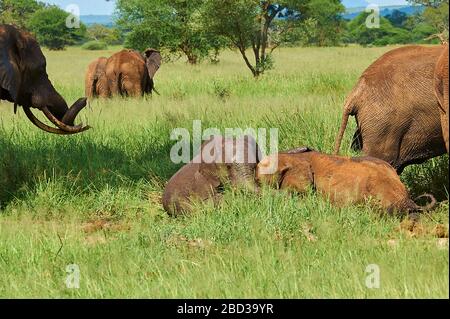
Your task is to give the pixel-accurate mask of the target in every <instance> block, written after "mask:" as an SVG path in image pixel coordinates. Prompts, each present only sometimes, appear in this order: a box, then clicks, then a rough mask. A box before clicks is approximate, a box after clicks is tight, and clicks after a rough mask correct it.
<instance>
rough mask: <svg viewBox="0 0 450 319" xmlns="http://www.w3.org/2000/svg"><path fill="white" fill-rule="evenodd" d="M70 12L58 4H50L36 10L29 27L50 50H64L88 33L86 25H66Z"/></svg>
mask: <svg viewBox="0 0 450 319" xmlns="http://www.w3.org/2000/svg"><path fill="white" fill-rule="evenodd" d="M68 17H69V13H67V12H65V11H63V10H62V9H60V8H58V7H56V6H48V7H45V8H42V9H39V10H38V11H36V12H35V13H34V14H33V15H32V16H31V18H30V21H29V29H30V30H31V31H32V32H33V33H34V34H35V35H36V38H37V40H38V41H39V43H40V44H41V45H43V46H46V47H48V48H49V49H50V50H63V49H64V48H65V47H66V46H67V45H71V44H75V43H77V42H79V41H81V40H82V39H83V38H84V36H85V33H86V26H84V25H83V24H82V23H80V28H70V27H67V25H66V20H67V18H68Z"/></svg>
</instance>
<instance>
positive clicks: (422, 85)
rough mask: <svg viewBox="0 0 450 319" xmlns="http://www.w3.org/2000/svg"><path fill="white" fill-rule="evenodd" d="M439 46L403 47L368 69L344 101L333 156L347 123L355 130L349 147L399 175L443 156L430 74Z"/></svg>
mask: <svg viewBox="0 0 450 319" xmlns="http://www.w3.org/2000/svg"><path fill="white" fill-rule="evenodd" d="M442 49H443V47H442V46H435V47H424V46H406V47H402V48H398V49H394V50H392V51H390V52H387V53H386V54H384V55H383V56H382V57H381V58H379V59H378V60H377V61H375V62H374V63H373V64H372V65H370V66H369V67H368V68H367V69H366V70H365V71H364V73H363V75H362V76H361V77H360V79H359V81H358V83H357V84H356V86H355V87H354V88H353V91H352V92H351V93H350V95H349V96H348V97H347V100H346V103H345V106H344V114H343V118H342V124H341V128H340V130H339V133H338V136H337V139H336V143H335V154H337V153H338V152H339V148H340V145H341V141H342V137H343V135H344V132H345V129H346V126H347V122H348V118H349V116H350V115H354V116H355V118H356V123H357V126H358V128H357V130H356V132H355V134H354V136H353V142H352V148H353V149H355V150H362V151H363V153H365V154H366V155H369V156H373V157H377V158H380V159H382V160H385V161H386V162H388V163H389V164H391V165H392V166H393V167H394V168H395V169H396V170H397V172H398V173H399V174H400V173H401V172H402V171H403V169H404V168H405V167H406V166H407V165H410V164H418V163H422V162H424V161H426V160H428V159H430V158H432V157H435V156H438V155H441V154H444V153H445V145H444V139H443V137H442V130H441V123H440V116H439V112H438V111H437V110H438V101H437V99H436V96H435V93H434V83H433V79H434V72H435V68H436V62H437V60H438V58H439V56H440V54H441V52H442Z"/></svg>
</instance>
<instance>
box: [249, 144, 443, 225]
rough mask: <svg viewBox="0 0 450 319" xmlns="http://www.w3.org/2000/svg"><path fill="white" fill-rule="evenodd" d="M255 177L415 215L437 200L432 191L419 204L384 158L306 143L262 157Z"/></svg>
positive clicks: (334, 200) (335, 201) (292, 188)
mask: <svg viewBox="0 0 450 319" xmlns="http://www.w3.org/2000/svg"><path fill="white" fill-rule="evenodd" d="M256 179H257V181H258V182H259V183H260V184H266V185H269V186H272V187H275V188H278V189H285V190H289V191H293V192H297V193H304V192H306V191H307V190H308V188H312V189H314V190H315V191H317V192H318V193H320V194H321V195H323V196H326V197H328V198H329V199H330V201H331V203H333V204H336V205H338V206H341V205H347V204H361V203H366V202H367V201H368V200H370V199H372V200H374V204H375V206H379V207H381V208H382V209H384V210H386V211H387V212H388V213H390V214H397V215H399V216H402V215H405V214H412V215H411V217H412V218H414V219H417V217H418V214H416V213H417V212H420V211H425V210H429V209H431V208H433V207H434V205H435V204H436V200H435V199H434V197H433V196H432V195H429V194H424V195H422V196H420V197H428V198H430V199H431V202H430V204H428V205H426V206H423V207H421V206H418V205H417V204H416V203H415V202H414V201H413V200H411V199H410V197H409V194H408V191H407V189H406V187H405V185H404V184H403V183H402V182H401V180H400V177H399V176H398V175H397V172H396V171H395V169H394V168H393V167H392V166H391V165H389V164H388V163H387V162H385V161H383V160H380V159H378V158H374V157H370V156H365V157H344V156H336V155H328V154H324V153H320V152H317V151H315V150H313V149H311V148H309V147H301V148H298V149H295V150H291V151H288V152H283V153H278V154H275V155H270V156H267V157H265V158H263V159H262V160H261V162H260V163H259V164H258V166H257V168H256Z"/></svg>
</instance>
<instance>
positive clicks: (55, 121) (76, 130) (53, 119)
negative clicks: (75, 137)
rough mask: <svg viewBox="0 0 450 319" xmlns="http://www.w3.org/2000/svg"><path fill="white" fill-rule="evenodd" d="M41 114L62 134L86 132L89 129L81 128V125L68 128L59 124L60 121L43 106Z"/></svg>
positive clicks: (87, 127)
mask: <svg viewBox="0 0 450 319" xmlns="http://www.w3.org/2000/svg"><path fill="white" fill-rule="evenodd" d="M41 110H42V112H43V113H44V114H45V116H46V117H47V118H48V119H49V120H50V122H52V123H53V124H55V125H56V126H57V127H59V128H60V129H61V130H62V131H64V132H68V133H80V132H83V131H86V130H88V129H89V128H90V127H89V126H85V127H82V125H76V126H70V125H67V124H65V123H63V122H61V121H60V120H58V119H57V118H56V117H55V116H54V115H53V114H52V113H51V112H50V111H49V109H48V108H47V107H46V106H44V107H43V108H42V109H41Z"/></svg>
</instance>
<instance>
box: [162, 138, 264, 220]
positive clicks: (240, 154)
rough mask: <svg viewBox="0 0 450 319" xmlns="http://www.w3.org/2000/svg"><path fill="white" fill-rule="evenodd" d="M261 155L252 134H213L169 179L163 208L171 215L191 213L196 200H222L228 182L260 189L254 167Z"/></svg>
mask: <svg viewBox="0 0 450 319" xmlns="http://www.w3.org/2000/svg"><path fill="white" fill-rule="evenodd" d="M260 156H261V155H260V150H259V148H258V145H257V143H256V141H255V140H254V139H253V138H252V137H251V136H247V135H246V136H244V137H242V138H225V137H222V136H214V137H213V138H211V139H210V140H208V141H206V142H204V143H203V144H202V146H201V151H200V153H199V154H198V155H197V156H196V157H195V158H194V159H193V160H192V161H191V162H189V163H188V164H186V165H184V166H183V167H182V168H181V169H180V170H179V171H178V172H177V173H176V174H175V175H173V176H172V178H171V179H170V180H169V182H168V183H167V186H166V188H165V190H164V194H163V198H162V202H163V206H164V209H165V210H166V211H167V212H168V213H169V215H172V216H177V215H180V214H183V213H188V212H190V211H191V210H192V205H191V204H192V202H194V201H206V200H209V199H212V200H213V201H217V200H219V199H220V197H221V195H220V193H221V191H222V190H223V187H224V185H227V184H228V185H230V186H240V187H245V188H247V189H249V190H250V191H257V190H258V185H257V184H256V181H255V169H256V165H257V163H258V162H259V158H260Z"/></svg>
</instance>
